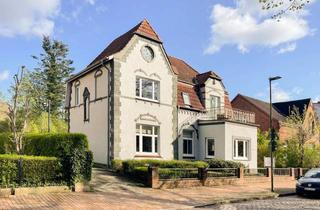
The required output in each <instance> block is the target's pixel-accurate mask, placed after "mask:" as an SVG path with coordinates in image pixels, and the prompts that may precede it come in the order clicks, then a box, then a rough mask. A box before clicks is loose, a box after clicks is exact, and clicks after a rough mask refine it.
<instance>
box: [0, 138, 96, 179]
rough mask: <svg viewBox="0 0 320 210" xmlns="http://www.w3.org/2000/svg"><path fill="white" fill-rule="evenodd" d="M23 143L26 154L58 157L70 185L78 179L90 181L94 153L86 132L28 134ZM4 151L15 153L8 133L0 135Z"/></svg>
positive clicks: (63, 175) (2, 150)
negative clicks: (90, 148) (90, 149)
mask: <svg viewBox="0 0 320 210" xmlns="http://www.w3.org/2000/svg"><path fill="white" fill-rule="evenodd" d="M2 142H3V143H2ZM23 143H24V146H23V154H25V155H32V156H48V157H57V158H58V160H59V161H60V163H61V165H62V169H63V170H62V177H63V179H64V180H65V181H66V182H68V183H69V184H70V185H72V184H74V183H75V182H78V181H90V179H91V170H92V163H93V155H92V152H91V151H89V149H88V140H87V137H86V136H85V135H84V134H78V133H58V134H28V135H26V136H25V137H24V140H23ZM2 152H3V153H15V151H14V147H10V140H9V135H8V134H2V135H0V153H2Z"/></svg>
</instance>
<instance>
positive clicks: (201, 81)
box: [197, 71, 221, 84]
mask: <svg viewBox="0 0 320 210" xmlns="http://www.w3.org/2000/svg"><path fill="white" fill-rule="evenodd" d="M208 78H214V79H217V80H219V81H221V78H220V77H219V76H218V75H217V74H216V73H214V72H213V71H208V72H205V73H202V74H198V75H197V80H198V83H199V84H204V83H205V82H206V81H207V80H208Z"/></svg>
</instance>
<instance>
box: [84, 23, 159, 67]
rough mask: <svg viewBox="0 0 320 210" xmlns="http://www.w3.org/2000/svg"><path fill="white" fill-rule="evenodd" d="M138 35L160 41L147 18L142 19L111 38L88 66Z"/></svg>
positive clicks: (116, 50)
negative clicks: (116, 36)
mask: <svg viewBox="0 0 320 210" xmlns="http://www.w3.org/2000/svg"><path fill="white" fill-rule="evenodd" d="M135 34H137V35H140V36H143V37H145V38H148V39H151V40H153V41H156V42H159V43H162V42H161V40H160V37H159V36H158V34H157V33H156V32H155V31H154V30H153V28H152V27H151V25H150V23H149V22H148V20H146V19H144V20H143V21H141V22H140V23H139V24H138V25H136V26H135V27H133V28H132V29H130V30H129V31H128V32H126V33H124V34H122V35H121V36H119V37H118V38H116V39H115V40H113V41H112V42H111V43H110V44H109V45H108V46H107V47H106V48H105V49H104V50H103V51H102V52H101V53H100V54H99V55H98V56H97V57H96V58H95V59H94V60H93V61H92V62H91V63H90V64H89V65H88V66H90V65H93V64H95V63H97V62H98V61H100V60H101V59H103V58H106V57H108V56H111V55H113V54H115V53H117V52H119V51H121V50H122V49H123V48H124V47H125V46H126V45H127V44H128V42H129V41H130V40H131V38H132V37H133V36H134V35H135Z"/></svg>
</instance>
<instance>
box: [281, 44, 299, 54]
mask: <svg viewBox="0 0 320 210" xmlns="http://www.w3.org/2000/svg"><path fill="white" fill-rule="evenodd" d="M296 48H297V44H296V43H293V44H288V45H287V46H285V47H282V48H280V49H279V50H278V52H277V53H278V54H284V53H288V52H293V51H295V50H296Z"/></svg>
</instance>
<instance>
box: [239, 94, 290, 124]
mask: <svg viewBox="0 0 320 210" xmlns="http://www.w3.org/2000/svg"><path fill="white" fill-rule="evenodd" d="M237 97H242V98H244V99H245V100H246V101H248V102H249V103H251V104H252V105H254V106H256V107H257V108H258V109H260V110H261V111H263V112H264V113H265V114H267V115H268V116H269V113H270V103H267V102H264V101H261V100H258V99H255V98H251V97H249V96H245V95H242V94H238V95H237V96H236V97H235V98H234V99H233V101H234V100H235V99H236V98H237ZM272 118H273V119H276V120H279V121H281V120H283V119H284V118H285V116H283V115H282V114H280V113H279V112H278V111H277V109H275V108H274V107H273V108H272Z"/></svg>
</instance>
